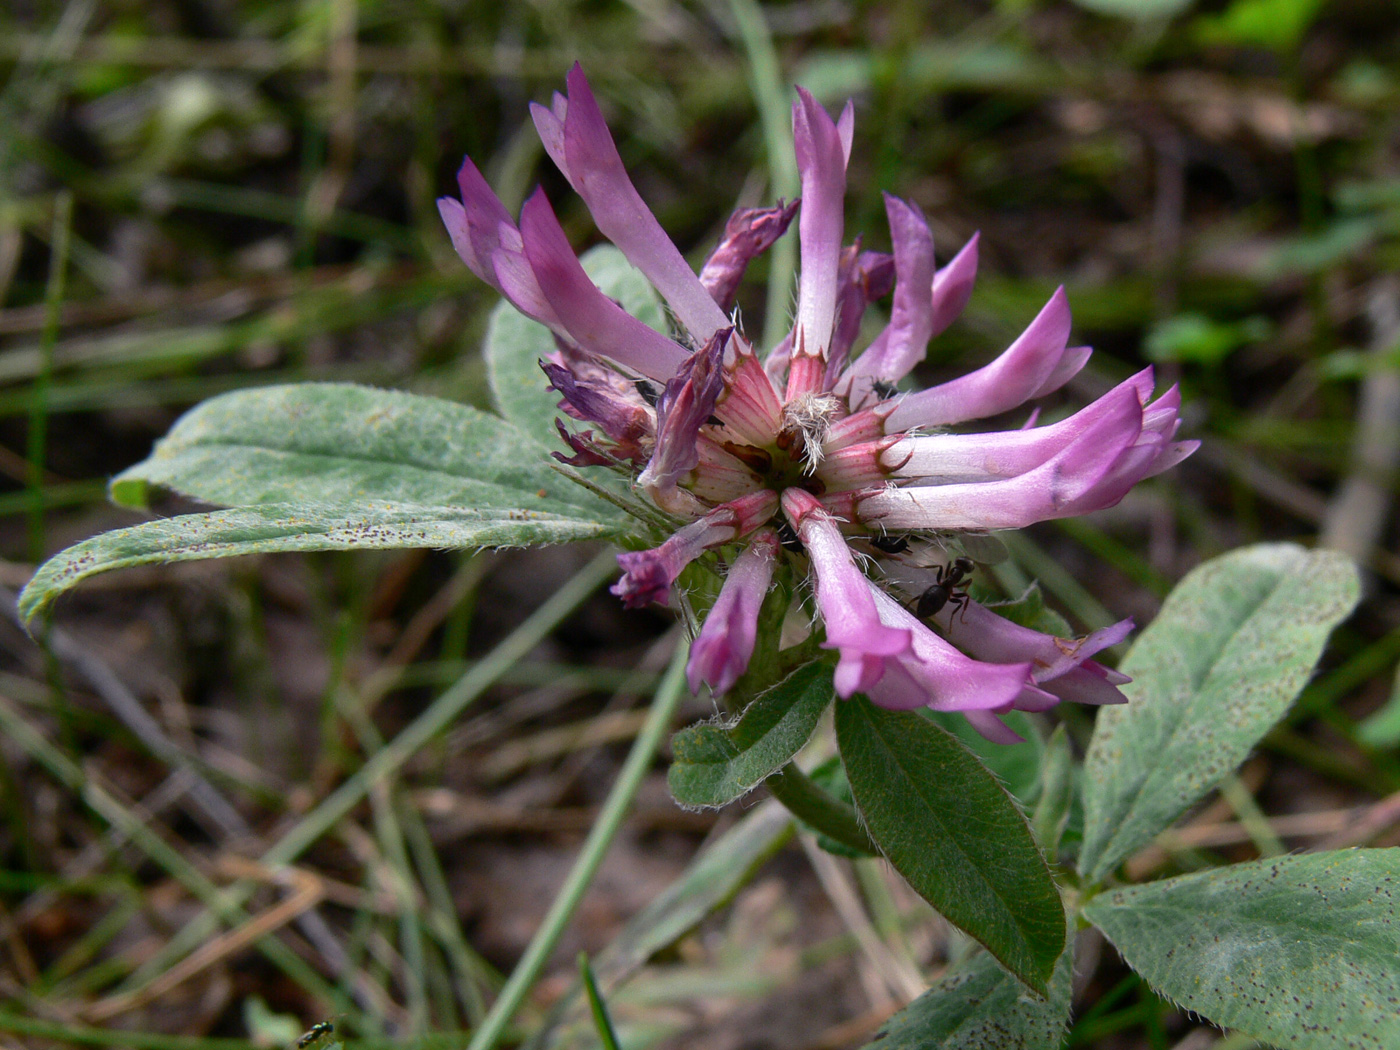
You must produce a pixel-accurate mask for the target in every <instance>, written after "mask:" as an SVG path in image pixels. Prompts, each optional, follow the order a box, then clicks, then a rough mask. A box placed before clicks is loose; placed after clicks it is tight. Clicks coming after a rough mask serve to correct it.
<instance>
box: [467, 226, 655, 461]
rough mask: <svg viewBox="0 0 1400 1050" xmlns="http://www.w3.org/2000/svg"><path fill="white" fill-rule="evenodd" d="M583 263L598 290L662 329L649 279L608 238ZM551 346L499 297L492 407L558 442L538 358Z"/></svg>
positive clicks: (540, 438) (550, 339)
mask: <svg viewBox="0 0 1400 1050" xmlns="http://www.w3.org/2000/svg"><path fill="white" fill-rule="evenodd" d="M582 262H583V268H584V270H586V271H587V272H588V275H589V276H590V277H592V278H593V283H594V284H596V285H597V286H598V287H599V288H601V289H602V290H603V292H604V293H605V294H606V295H608V296H610V297H611V298H613V299H616V300H617V301H618V302H619V303H621V304H622V308H623V309H624V310H626V311H627V312H628V313H630V314H631V315H632V316H633V317H636V318H637V319H638V320H640V321H643V322H644V323H646V324H648V325H650V326H651V327H652V328H655V329H656V330H657V331H658V332H666V331H667V326H666V314H665V312H664V311H663V309H662V307H661V300H660V299H659V298H658V297H657V295H656V291H655V290H654V289H653V288H652V286H651V284H650V282H648V281H647V279H646V278H645V277H643V276H642V274H641V271H639V270H637V269H635V268H634V267H633V266H632V264H631V263H629V262H628V261H627V258H626V256H624V255H623V254H622V252H620V251H618V250H617V249H616V248H614V247H613V246H612V245H611V244H600V245H598V247H596V248H593V249H592V250H590V251H588V252H585V253H584V255H583V258H582ZM554 351H555V346H554V334H553V333H552V332H550V330H549V329H548V328H546V327H545V326H544V325H542V324H540V323H539V322H538V321H532V320H530V318H528V317H526V316H525V315H524V314H522V313H521V312H520V311H519V310H517V309H516V308H515V307H513V306H511V305H510V303H508V302H505V301H504V300H503V301H502V302H500V303H498V304H497V305H496V307H495V308H494V309H493V310H492V311H491V321H490V324H489V325H488V326H487V329H486V344H485V346H484V347H483V348H482V352H483V354H484V355H485V357H486V372H487V375H488V376H489V377H490V380H491V393H492V396H493V397H494V398H495V402H496V408H497V409H498V410H499V411H500V413H501V415H503V416H504V417H505V418H506V419H508V420H510V421H511V422H512V423H514V424H515V425H516V426H517V427H519V429H520V432H521V433H522V434H525V435H528V436H529V437H530V438H532V439H533V440H534V441H535V442H536V444H539V445H543V446H544V447H545V448H551V449H552V448H559V447H561V446H560V444H559V437H558V434H557V433H556V432H555V428H554V420H555V418H556V417H558V416H561V415H562V413H561V412H560V411H559V395H558V394H557V393H555V392H554V391H553V390H551V389H550V388H549V384H548V382H546V380H545V377H544V373H543V372H541V371H540V360H541V359H542V358H548V357H549V356H550V355H551V354H553V353H554Z"/></svg>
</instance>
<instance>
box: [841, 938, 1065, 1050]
mask: <svg viewBox="0 0 1400 1050" xmlns="http://www.w3.org/2000/svg"><path fill="white" fill-rule="evenodd" d="M1073 973H1074V942H1073V941H1072V940H1071V941H1070V942H1069V943H1068V945H1067V946H1066V948H1065V950H1064V952H1062V953H1061V955H1060V958H1059V961H1058V962H1056V963H1055V972H1054V975H1053V976H1052V977H1051V978H1050V988H1049V992H1048V994H1047V995H1046V997H1045V998H1044V999H1037V998H1035V997H1034V996H1030V995H1027V994H1026V990H1025V989H1024V988H1023V987H1022V986H1021V985H1020V984H1019V983H1018V982H1017V981H1016V979H1015V978H1013V977H1012V976H1011V975H1010V974H1008V973H1007V972H1006V971H1005V970H1003V969H1002V968H1001V967H1000V966H998V965H997V964H996V962H995V960H993V959H992V957H991V956H989V955H986V954H983V953H981V952H978V953H977V955H975V956H974V957H973V958H972V959H970V960H968V961H967V962H965V963H964V964H962V965H961V966H959V967H958V968H957V970H955V971H954V972H953V973H951V974H949V975H948V976H946V977H944V978H943V979H942V980H940V981H939V982H938V983H937V984H935V985H934V986H933V987H932V988H930V989H929V990H928V991H927V992H925V993H924V994H923V995H921V996H919V998H917V999H915V1000H914V1001H913V1002H912V1003H910V1004H909V1005H908V1006H907V1007H905V1008H904V1009H903V1010H901V1011H900V1012H899V1013H897V1014H895V1015H894V1016H893V1017H891V1018H890V1019H889V1020H888V1021H886V1022H885V1024H884V1026H883V1027H882V1028H881V1029H880V1031H879V1032H878V1033H876V1035H875V1038H874V1040H873V1041H871V1042H870V1043H869V1044H867V1047H866V1050H876V1048H878V1050H1058V1048H1059V1046H1060V1043H1061V1042H1062V1041H1063V1040H1064V1034H1065V1028H1066V1026H1067V1025H1068V1023H1069V1006H1070V985H1071V978H1072V977H1073Z"/></svg>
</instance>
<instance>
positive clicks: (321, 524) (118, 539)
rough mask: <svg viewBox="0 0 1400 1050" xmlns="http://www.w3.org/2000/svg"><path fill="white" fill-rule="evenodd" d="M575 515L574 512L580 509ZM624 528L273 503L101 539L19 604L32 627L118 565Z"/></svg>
mask: <svg viewBox="0 0 1400 1050" xmlns="http://www.w3.org/2000/svg"><path fill="white" fill-rule="evenodd" d="M576 513H577V512H576ZM616 532H617V527H616V526H615V525H613V524H607V523H604V522H597V521H589V520H587V519H586V518H583V517H581V516H574V517H565V516H562V515H557V514H548V513H544V512H541V511H535V510H514V511H511V510H484V509H483V510H477V509H466V508H462V507H423V506H415V505H412V504H404V503H398V504H395V503H383V502H377V501H366V502H364V503H362V504H358V505H356V506H353V507H338V506H325V505H317V504H307V503H296V504H287V503H282V504H267V505H264V506H260V507H247V508H243V509H239V510H221V511H214V512H211V513H208V514H187V515H183V516H181V517H177V518H165V519H162V520H160V521H148V522H146V523H144V524H141V525H135V526H132V527H131V528H127V529H117V530H116V531H114V532H106V533H103V534H102V535H100V536H94V537H93V538H92V539H90V540H85V541H83V542H82V543H79V544H77V545H76V546H73V547H69V548H68V549H67V550H65V551H62V552H61V553H59V554H56V555H54V557H52V558H50V559H49V560H48V561H46V562H44V564H43V565H41V566H39V570H38V572H36V573H35V574H34V577H33V579H31V580H30V581H29V583H28V585H27V586H26V587H25V588H24V591H23V593H21V595H20V598H19V611H20V615H21V616H22V617H24V619H25V620H26V621H28V620H31V619H33V618H34V617H35V616H37V615H38V614H39V613H41V612H42V611H44V610H45V609H46V608H47V607H48V606H49V605H50V604H51V603H52V602H53V600H54V599H55V598H56V597H58V596H59V595H60V594H62V593H63V592H64V591H66V590H68V589H69V588H71V587H74V586H76V585H77V584H78V583H80V582H81V581H83V580H85V579H87V578H88V577H89V576H95V575H96V574H97V573H100V572H107V571H109V570H112V569H124V568H129V567H131V566H135V565H150V564H157V563H164V562H172V561H191V560H195V559H200V558H229V557H233V556H235V555H239V554H264V553H268V552H271V551H313V550H347V549H352V548H354V549H366V548H392V547H502V546H511V547H515V546H523V545H525V544H528V543H562V542H564V541H566V540H584V539H595V538H603V537H608V536H611V535H614V534H615V533H616Z"/></svg>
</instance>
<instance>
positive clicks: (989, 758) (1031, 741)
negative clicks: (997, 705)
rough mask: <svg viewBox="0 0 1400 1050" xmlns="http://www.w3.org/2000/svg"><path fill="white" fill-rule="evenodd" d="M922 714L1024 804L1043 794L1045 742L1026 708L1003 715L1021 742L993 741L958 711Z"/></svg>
mask: <svg viewBox="0 0 1400 1050" xmlns="http://www.w3.org/2000/svg"><path fill="white" fill-rule="evenodd" d="M1072 633H1073V632H1068V631H1067V632H1065V635H1066V637H1068V636H1069V635H1071V634H1072ZM919 715H920V716H921V717H923V718H927V719H928V720H929V721H930V722H932V723H933V724H934V725H937V726H940V727H941V728H943V729H946V730H947V731H948V732H950V733H952V734H953V735H954V736H955V737H957V738H958V740H959V741H961V743H962V745H963V746H964V747H966V748H967V749H968V750H969V751H971V752H972V753H973V754H974V755H976V756H977V758H978V759H979V760H980V761H981V763H982V764H983V765H984V766H986V767H987V768H988V769H990V770H991V771H992V772H993V773H995V774H996V775H997V778H998V779H999V780H1000V781H1001V782H1002V784H1003V785H1004V786H1005V787H1006V790H1007V791H1009V792H1011V794H1012V795H1014V796H1015V797H1016V801H1017V802H1019V803H1020V804H1021V806H1022V808H1029V807H1030V806H1031V805H1032V804H1033V803H1034V802H1035V800H1036V799H1037V798H1038V797H1039V796H1040V766H1041V762H1042V759H1043V756H1044V754H1045V744H1044V742H1043V741H1042V740H1041V737H1040V731H1039V730H1038V729H1036V725H1035V722H1033V721H1032V720H1031V719H1030V718H1029V716H1027V715H1026V714H1025V713H1024V712H1021V711H1008V712H1007V713H1006V714H1005V715H1002V716H1001V717H1002V721H1004V722H1005V723H1006V724H1007V725H1008V726H1010V727H1011V729H1012V730H1013V731H1014V732H1016V733H1019V734H1020V735H1021V736H1022V737H1023V738H1024V741H1025V742H1024V743H1021V744H995V743H993V742H992V741H990V740H988V739H987V738H986V737H984V736H983V735H982V734H981V733H979V732H977V730H975V729H973V728H972V723H971V722H969V721H968V720H967V719H966V718H964V717H963V716H962V715H960V714H958V713H957V712H956V711H920V712H919Z"/></svg>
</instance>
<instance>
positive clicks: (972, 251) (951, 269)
mask: <svg viewBox="0 0 1400 1050" xmlns="http://www.w3.org/2000/svg"><path fill="white" fill-rule="evenodd" d="M980 236H981V235H980V234H976V233H974V234H973V235H972V237H971V239H969V240H968V242H967V243H966V244H965V245H963V248H962V251H960V252H958V254H957V255H955V256H953V258H952V259H951V260H950V261H949V263H948V265H947V266H944V267H943V268H942V269H940V270H939V271H938V272H937V273H936V274H934V275H933V330H932V331H931V332H930V333H929V338H930V339H932V338H933V337H934V336H936V335H937V334H938V333H939V332H942V331H943V330H944V329H945V328H947V327H948V326H949V325H950V324H952V323H953V322H954V321H956V320H957V319H958V315H959V314H961V313H962V312H963V309H964V308H965V307H966V306H967V301H968V300H969V299H971V298H972V286H973V284H974V283H975V282H976V280H977V241H978V238H979V237H980Z"/></svg>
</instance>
